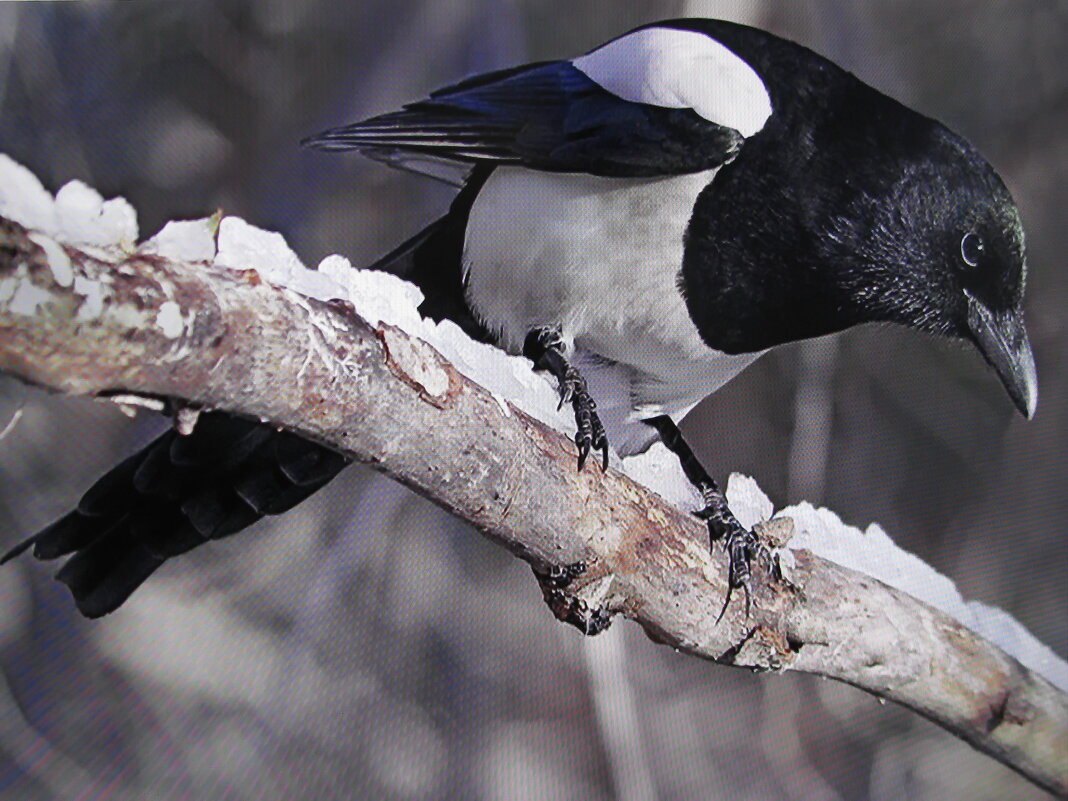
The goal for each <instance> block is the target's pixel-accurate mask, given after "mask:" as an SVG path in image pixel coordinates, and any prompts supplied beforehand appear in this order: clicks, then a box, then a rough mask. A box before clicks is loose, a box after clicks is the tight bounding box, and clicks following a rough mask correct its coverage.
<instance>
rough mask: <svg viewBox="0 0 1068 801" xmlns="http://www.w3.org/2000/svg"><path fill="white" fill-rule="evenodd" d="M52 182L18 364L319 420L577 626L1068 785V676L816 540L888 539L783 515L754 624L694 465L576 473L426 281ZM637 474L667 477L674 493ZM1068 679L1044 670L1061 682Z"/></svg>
mask: <svg viewBox="0 0 1068 801" xmlns="http://www.w3.org/2000/svg"><path fill="white" fill-rule="evenodd" d="M0 166H2V165H0ZM5 169H8V168H7V167H5ZM20 175H21V174H20ZM20 180H26V181H28V179H26V177H25V176H24V175H23V176H22V177H21V178H20ZM32 184H33V182H32V181H30V182H28V183H26V185H25V187H23V188H21V189H19V190H18V193H13V192H12V191H11V189H10V187H11V183H10V182H9V183H8V189H7V190H6V196H5V195H4V192H3V191H0V215H3V216H2V217H0V370H3V371H5V372H7V373H10V374H12V375H15V376H18V377H19V378H21V379H23V380H25V381H27V382H30V383H33V384H36V385H38V386H41V387H45V388H47V389H50V390H53V391H57V392H63V393H68V394H72V395H83V396H88V397H97V398H100V397H107V398H112V399H114V400H116V401H117V402H123V403H136V402H144V403H146V404H147V405H150V406H152V405H160V404H159V402H160V401H161V400H163V399H167V401H168V408H175V407H176V405H177V406H182V407H186V408H193V409H195V408H214V409H224V410H228V411H231V412H234V413H238V414H243V415H247V416H251V417H256V418H261V419H263V420H269V421H271V422H272V423H275V424H277V425H278V426H281V427H285V428H289V429H292V430H295V431H298V432H300V433H302V434H304V435H307V436H309V437H312V438H315V439H317V440H319V441H321V442H324V443H327V444H329V445H332V446H334V447H336V448H337V449H339V450H341V451H344V452H345V453H347V454H350V455H351V456H353V457H354V458H355V459H357V460H359V461H361V462H364V463H367V464H370V465H371V466H373V467H375V468H376V469H378V470H380V471H382V472H384V473H386V474H388V475H390V476H392V477H393V478H395V479H397V480H398V481H400V482H402V483H404V484H405V485H407V486H409V487H411V488H412V489H414V490H415V491H416V492H419V493H421V494H423V495H425V496H426V497H428V498H430V499H432V500H433V501H435V502H436V503H438V504H439V505H441V506H442V507H443V508H445V509H447V510H448V511H450V512H451V513H453V514H455V515H457V516H458V517H461V518H463V519H464V520H466V521H468V522H469V523H471V524H472V525H473V526H475V527H476V528H477V529H478V530H479V531H481V532H482V533H484V534H486V535H487V536H489V537H491V538H492V539H494V540H496V541H497V542H499V543H501V544H502V545H504V546H505V547H507V548H509V549H510V550H511V551H513V552H514V553H516V554H517V555H519V556H520V557H522V558H523V559H525V560H527V561H528V562H529V563H530V564H531V565H532V566H533V567H534V569H535V572H536V573H538V574H539V575H540V577H541V581H542V585H543V589H544V591H545V595H546V599H547V601H549V603H550V606H551V607H552V609H553V611H554V613H556V614H557V615H558V616H559V617H561V618H562V619H567V620H569V621H570V622H572V623H575V624H576V625H579V626H589V625H591V623H597V622H600V621H602V620H604V619H606V618H607V617H610V616H612V615H616V614H623V615H624V616H626V617H629V618H632V619H634V620H635V621H637V622H638V623H639V624H640V625H641V626H643V627H644V629H645V630H646V632H647V633H648V634H649V636H650V637H652V638H653V639H655V640H658V641H660V642H664V643H667V644H669V645H672V646H674V647H675V648H678V649H681V650H685V651H687V652H689V653H692V654H695V655H698V656H701V657H704V658H707V659H711V660H714V661H716V662H719V663H721V664H730V665H735V666H742V667H748V668H752V669H756V670H773V671H779V670H800V671H804V672H809V673H814V674H817V675H822V676H827V677H830V678H834V679H838V680H840V681H844V682H847V683H849V684H852V685H855V686H857V687H860V688H862V689H864V690H866V691H868V692H870V693H873V694H875V695H877V696H879V697H880V698H886V699H889V700H892V701H896V702H898V703H900V704H902V705H904V706H906V707H908V708H910V709H912V710H914V711H916V712H917V713H919V714H921V715H923V716H925V717H927V718H929V719H931V720H933V721H935V722H936V723H938V724H939V725H941V726H943V727H944V728H946V729H948V730H950V731H952V732H954V733H955V734H957V735H958V736H960V737H962V738H963V739H965V740H967V741H968V742H970V743H971V744H973V745H974V746H975V747H976V748H978V749H980V750H982V751H984V752H986V753H988V754H990V755H991V756H993V757H995V758H997V759H999V760H1001V761H1002V762H1004V763H1006V764H1008V765H1010V766H1011V767H1013V768H1014V769H1016V770H1017V771H1019V772H1020V773H1022V774H1023V775H1025V776H1027V777H1028V778H1030V779H1031V780H1032V781H1034V782H1036V783H1037V784H1039V785H1041V786H1043V787H1045V788H1047V789H1048V790H1050V791H1053V792H1057V793H1065V792H1068V764H1066V761H1065V759H1064V748H1065V743H1066V742H1068V695H1066V694H1065V692H1064V690H1063V686H1062V688H1061V689H1058V688H1057V687H1055V686H1054V684H1052V683H1051V682H1050V681H1049V680H1047V678H1045V677H1043V676H1042V675H1040V674H1039V672H1038V671H1036V670H1033V669H1031V668H1030V667H1025V666H1023V665H1022V664H1021V663H1020V662H1019V661H1017V659H1015V658H1013V657H1010V656H1008V655H1007V654H1006V653H1005V652H1004V651H1002V650H1001V649H1000V648H999V647H997V646H995V645H993V644H992V643H991V642H990V641H988V640H987V639H984V638H983V637H981V636H979V635H978V634H977V633H975V632H974V631H973V630H972V629H971V628H968V627H967V626H966V625H964V624H962V623H961V622H960V621H959V620H958V619H955V618H954V617H951V616H950V615H949V614H947V613H945V612H944V611H940V610H939V609H936V608H934V607H932V606H930V605H928V604H927V603H924V602H922V601H920V600H917V598H915V597H912V596H911V595H909V594H907V593H906V592H904V591H902V590H900V589H895V588H893V587H890V586H888V585H887V584H884V583H882V582H881V581H879V580H877V579H876V578H873V577H872V576H871V575H866V574H864V573H861V572H857V571H855V570H852V569H849V568H847V567H844V566H842V565H840V564H836V563H835V562H832V561H829V560H827V559H825V558H821V557H820V556H817V555H816V554H815V553H813V551H812V550H810V548H811V547H815V546H814V545H813V544H814V543H817V542H819V541H820V539H821V538H820V534H821V532H822V533H823V534H824V535H830V538H831V539H832V540H833V538H834V536H836V535H841V536H843V537H850V536H853V537H854V540H852V541H853V542H854V545H855V544H856V543H857V542H860V543H868V544H869V545H871V547H875V545H874V544H873V543H874V542H875V540H877V539H878V536H877V535H878V534H879V532H877V531H876V532H874V533H873V532H869V533H868V534H867V535H859V533H858V532H855V530H849V529H848V527H846V526H843V525H842V524H841V523H839V522H837V520H836V519H835V518H833V516H828V514H827V513H823V512H816V511H813V510H811V508H807V509H806V508H798V509H795V510H793V512H791V511H790V510H787V516H783V514H782V513H780V515H779V516H777V517H776V518H774V519H772V520H770V521H768V522H766V523H764V524H762V525H763V526H764V528H765V530H766V532H767V533H769V534H771V535H775V534H776V533H777V534H778V536H779V537H780V538H785V537H786V536H788V534H789V529H790V523H789V522H787V521H788V520H789V515H791V514H792V515H793V517H794V523H795V526H794V527H795V528H796V529H798V536H797V537H795V538H794V540H793V541H791V542H790V543H789V545H788V547H787V548H784V549H783V552H782V558H783V564H784V571H785V573H786V580H785V581H781V582H779V581H770V580H768V581H764V580H761V581H758V582H757V586H756V588H755V591H754V596H753V607H752V610H751V612H750V613H749V615H748V616H747V615H746V613H745V608H744V604H743V603H742V601H741V599H740V598H737V599H736V600H735V601H734V602H733V603H732V604H731V605H730V607H729V608H728V609H727V611H726V613H725V614H724V615H723V617H722V619H721V620H719V621H718V622H717V615H718V614H719V611H720V607H721V605H722V601H723V598H724V596H725V593H726V591H727V587H726V581H725V579H726V575H727V570H726V563H725V559H724V557H723V555H722V554H721V553H720V552H718V551H717V552H715V553H710V552H709V549H708V546H707V539H706V537H707V535H706V531H705V529H704V527H703V525H702V524H701V523H700V522H699V521H697V520H696V519H694V518H693V517H692V516H691V515H689V514H688V513H687V512H686V511H685V509H686V508H687V506H688V505H689V503H691V499H690V498H689V497H688V496H687V490H685V489H679V487H680V486H682V485H681V484H680V483H675V482H673V481H672V480H664V477H663V475H661V474H663V473H665V472H667V473H669V474H670V475H674V473H673V472H672V471H674V469H675V468H674V466H673V465H672V464H671V460H670V459H669V458H666V457H665V455H664V454H663V453H661V452H660V451H654V452H653V453H652V455H651V456H650V455H647V456H646V457H642V458H640V459H638V460H635V461H628V462H627V463H626V464H620V463H618V462H614V463H613V466H612V467H611V468H610V469H609V470H608V471H607V472H605V473H602V472H601V471H600V470H598V469H590V467H587V469H585V470H583V471H581V472H579V471H576V469H575V452H574V446H573V444H572V443H571V441H570V439H569V438H568V436H567V435H566V434H565V433H562V430H566V428H567V423H568V421H567V420H566V418H564V417H561V416H558V415H557V413H556V410H555V394H554V390H553V388H552V386H551V385H550V384H549V383H547V382H546V381H545V380H543V379H542V378H541V377H540V376H537V375H535V374H533V373H532V372H531V371H530V367H529V363H527V362H525V361H524V360H522V359H518V358H515V357H508V356H506V355H504V354H502V353H500V352H497V351H495V350H494V349H492V348H489V347H487V346H484V345H479V344H477V343H473V342H471V341H470V340H467V339H466V338H465V337H464V336H463V334H462V333H461V332H460V331H459V329H458V328H456V327H455V326H451V325H450V324H448V323H443V324H434V323H432V322H429V321H426V320H422V319H421V318H420V317H419V316H418V313H417V312H416V311H415V305H416V304H417V302H418V293H417V290H415V289H414V288H412V287H409V286H407V285H405V284H403V282H401V281H399V280H398V279H396V278H394V277H392V276H386V275H383V274H375V273H366V272H361V271H356V270H352V269H351V268H349V267H348V265H347V263H345V262H344V260H343V259H339V258H337V257H332V258H333V260H328V261H327V263H325V264H324V265H322V266H321V269H320V271H317V272H316V271H307V270H305V269H304V268H303V267H302V266H301V265H300V264H299V261H297V260H296V258H295V257H294V256H292V254H291V252H290V251H289V250H288V248H286V247H285V246H284V243H282V242H281V241H280V237H278V240H277V241H275V240H274V239H273V237H277V235H271V234H267V233H266V232H262V231H259V230H258V229H254V228H252V227H251V226H247V225H246V224H245V223H243V222H242V221H240V220H237V219H234V218H226V219H223V220H222V221H221V222H220V221H219V220H205V221H197V222H191V223H183V224H178V225H174V224H172V226H170V227H169V228H168V229H165V230H164V232H162V233H161V235H159V236H157V237H155V238H154V239H152V240H150V241H149V242H148V243H145V244H144V245H142V246H140V247H136V246H135V245H134V242H135V241H136V236H137V235H136V228H135V227H134V228H133V229H131V228H130V227H129V224H128V222H124V221H128V217H129V215H128V214H126V210H128V207H123V206H107V204H103V205H101V204H100V203H99V198H98V197H95V196H93V195H84V193H83V194H81V195H78V194H77V193H78V192H83V190H87V191H89V192H91V190H88V188H87V187H80V188H76V190H72V192H73V193H74V196H73V197H70V196H69V197H67V198H66V199H64V198H63V193H62V192H61V193H60V197H59V198H57V201H56V202H55V204H54V205H50V206H48V207H47V208H44V207H40V206H39V205H35V204H34V203H30V202H28V201H27V202H24V201H25V197H26V196H28V195H26V193H30V194H32V193H33V192H36V189H34V188H33V185H32ZM36 186H37V187H39V184H37V185H36ZM42 191H43V190H42ZM16 194H17V195H18V196H17V197H16ZM46 194H47V193H46ZM20 198H21V199H20ZM48 200H49V203H51V198H49V199H48ZM41 202H43V201H41ZM64 203H66V205H64ZM20 204H21V205H20ZM49 215H51V216H49ZM64 218H65V219H64ZM16 220H18V222H16ZM79 226H81V227H82V228H84V229H85V230H84V231H83V232H82V233H80V234H79V233H75V234H71V232H72V231H77V230H80V229H79ZM109 226H110V227H109ZM28 228H34V229H36V230H28ZM72 242H79V243H82V244H78V245H74V244H71V243H72ZM251 268H255V269H251ZM186 422H188V415H187V416H186ZM620 468H622V469H620ZM624 471H625V472H624ZM626 473H630V474H631V476H635V477H638V478H640V479H641V480H643V481H644V482H645V484H647V483H649V482H653V483H657V482H659V483H657V486H658V488H659V489H660V492H661V493H662V494H663V495H664V496H667V498H668V500H665V498H664V497H661V495H658V494H657V493H656V492H654V491H652V490H651V489H650V488H649V487H648V486H646V485H645V484H643V483H639V482H638V481H635V480H634V479H633V478H632V477H628V475H627V474H626ZM658 476H659V477H658ZM730 495H731V501H732V506H734V508H735V510H736V512H737V513H738V514H739V516H740V517H741V518H742V520H743V522H747V523H756V522H757V521H759V520H760V519H761V518H767V517H768V516H769V515H770V509H769V508H767V507H766V499H763V497H762V496H761V495H760V494H759V491H758V490H756V489H755V486H753V485H751V484H747V483H746V482H744V481H735V482H733V484H732V487H731V490H730ZM672 501H673V502H672ZM850 531H853V532H854V534H850ZM857 535H859V536H860V538H861V539H859V540H857V539H856V536H857ZM864 537H867V539H864ZM879 547H882V546H881V545H880V546H879ZM877 553H878V556H877V559H878V560H885V559H887V558H889V557H887V556H886V553H885V551H883V550H880V551H878V552H877ZM577 564H582V565H584V566H585V571H584V572H582V573H581V575H578V576H577V577H576V578H574V579H573V580H572V581H571V582H570V583H569V584H567V585H566V586H559V585H561V584H563V583H564V582H561V581H555V582H554V581H553V580H551V579H550V578H548V574H549V573H550V571H551V570H552V569H557V570H563V569H566V568H567V567H568V566H573V565H577ZM884 578H885V576H884ZM957 601H959V597H958V598H957ZM131 603H137V599H136V597H135V598H134V599H133V600H132V601H131ZM943 606H944V605H943ZM958 617H960V615H958ZM1028 653H1030V655H1031V657H1032V660H1031V661H1032V663H1033V664H1038V663H1042V661H1043V660H1044V659H1046V657H1045V655H1044V654H1043V653H1042V652H1041V651H1038V652H1037V653H1038V656H1037V657H1036V656H1035V653H1036V651H1035V650H1034V649H1031V650H1030V651H1029V652H1028ZM1021 658H1023V656H1022V654H1021ZM1040 666H1041V665H1040ZM1061 669H1062V667H1061V666H1059V665H1057V664H1055V663H1053V662H1050V669H1049V670H1044V671H1043V672H1045V673H1046V674H1047V675H1048V676H1052V677H1053V679H1054V680H1055V681H1057V683H1058V684H1062V685H1063V683H1064V679H1063V677H1060V678H1058V675H1059V674H1057V673H1056V671H1058V670H1061Z"/></svg>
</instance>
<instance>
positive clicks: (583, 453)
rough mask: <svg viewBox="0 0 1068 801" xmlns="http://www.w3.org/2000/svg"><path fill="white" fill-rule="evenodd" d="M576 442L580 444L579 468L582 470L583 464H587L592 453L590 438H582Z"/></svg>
mask: <svg viewBox="0 0 1068 801" xmlns="http://www.w3.org/2000/svg"><path fill="white" fill-rule="evenodd" d="M575 444H576V445H578V452H579V460H578V464H579V466H578V469H579V470H582V467H583V465H585V464H586V457H587V456H589V455H590V443H589V440H587V439H582V440H580V441H578V442H576V443H575Z"/></svg>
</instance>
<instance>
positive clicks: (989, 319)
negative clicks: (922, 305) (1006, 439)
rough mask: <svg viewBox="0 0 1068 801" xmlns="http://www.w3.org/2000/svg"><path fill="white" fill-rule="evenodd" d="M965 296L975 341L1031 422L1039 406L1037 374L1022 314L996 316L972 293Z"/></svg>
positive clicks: (1017, 406)
mask: <svg viewBox="0 0 1068 801" xmlns="http://www.w3.org/2000/svg"><path fill="white" fill-rule="evenodd" d="M966 294H967V295H968V328H970V329H971V333H972V340H973V341H974V342H975V345H976V347H978V348H979V352H980V353H982V354H983V358H985V359H986V360H987V362H989V364H990V366H991V367H993V368H994V370H995V371H996V372H997V374H998V378H1000V379H1001V383H1002V384H1004V385H1005V390H1006V391H1007V392H1008V393H1009V397H1010V398H1012V402H1013V403H1015V404H1016V408H1017V409H1019V410H1020V414H1022V415H1023V416H1024V417H1026V418H1027V419H1028V420H1030V419H1031V418H1032V417H1034V414H1035V406H1036V405H1037V403H1038V375H1037V374H1036V373H1035V357H1034V356H1033V355H1032V353H1031V343H1030V342H1028V341H1027V329H1025V328H1024V323H1023V314H1022V313H1020V312H1019V311H1014V312H1003V313H1000V314H995V313H994V312H992V311H991V310H990V309H988V308H987V307H986V306H985V305H984V304H982V303H980V302H979V301H978V300H976V299H975V298H974V297H973V296H972V295H971V293H966Z"/></svg>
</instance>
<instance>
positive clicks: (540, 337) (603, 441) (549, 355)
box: [523, 327, 608, 470]
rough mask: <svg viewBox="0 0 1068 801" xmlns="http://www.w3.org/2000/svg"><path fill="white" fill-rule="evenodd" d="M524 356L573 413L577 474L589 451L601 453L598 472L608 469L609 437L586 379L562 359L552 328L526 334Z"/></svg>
mask: <svg viewBox="0 0 1068 801" xmlns="http://www.w3.org/2000/svg"><path fill="white" fill-rule="evenodd" d="M523 355H524V356H526V357H527V358H528V359H530V360H531V361H532V362H534V366H535V367H537V368H538V369H539V370H548V371H549V372H550V373H552V374H553V376H555V377H556V380H557V382H558V383H559V385H560V405H561V406H563V405H564V404H565V403H567V402H568V401H570V402H571V408H573V409H574V410H575V424H576V425H577V426H578V431H576V432H575V445H577V446H578V452H579V458H578V466H579V470H581V469H582V466H583V465H584V464H586V457H587V456H589V455H590V450H591V449H592V450H594V451H600V452H601V468H602V469H603V470H607V469H608V437H606V436H605V433H604V426H603V425H602V424H601V419H600V418H599V417H598V416H597V411H596V409H597V404H596V402H594V400H593V398H591V397H590V393H589V390H588V389H587V387H586V379H585V378H583V377H582V375H581V373H579V371H578V370H576V369H575V368H574V367H573V366H572V365H571V363H570V362H569V361H568V360H567V357H566V356H564V341H563V339H562V338H561V336H560V332H559V331H558V330H557V329H555V328H549V327H541V328H535V329H533V330H532V331H531V332H530V333H529V334H527V338H526V341H525V342H524V343H523Z"/></svg>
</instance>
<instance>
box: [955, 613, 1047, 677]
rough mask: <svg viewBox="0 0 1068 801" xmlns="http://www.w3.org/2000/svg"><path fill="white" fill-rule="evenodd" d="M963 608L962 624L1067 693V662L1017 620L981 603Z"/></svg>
mask: <svg viewBox="0 0 1068 801" xmlns="http://www.w3.org/2000/svg"><path fill="white" fill-rule="evenodd" d="M966 606H967V609H968V612H969V618H968V620H962V621H961V622H962V623H964V625H966V626H967V627H968V628H970V629H971V630H972V631H974V632H975V633H976V634H980V635H982V636H983V637H985V638H986V639H988V640H990V642H992V643H994V644H995V645H997V646H998V647H1000V648H1001V649H1002V650H1003V651H1005V653H1007V654H1011V655H1013V656H1015V657H1016V658H1017V659H1018V660H1020V662H1021V663H1022V664H1024V665H1026V666H1027V667H1029V668H1031V669H1032V670H1034V671H1035V672H1036V673H1039V674H1041V675H1043V676H1045V677H1046V678H1047V679H1049V681H1050V682H1051V683H1053V684H1054V685H1055V686H1056V687H1059V688H1060V689H1062V690H1064V691H1065V692H1068V662H1065V661H1064V660H1063V659H1061V658H1060V657H1059V656H1057V654H1055V653H1054V652H1053V650H1052V649H1051V648H1049V647H1048V646H1047V645H1045V644H1044V643H1042V642H1039V640H1037V639H1036V638H1035V636H1034V635H1033V634H1031V632H1029V631H1028V630H1027V629H1025V628H1024V627H1023V626H1022V625H1020V623H1019V622H1018V621H1017V620H1016V618H1014V617H1013V616H1012V615H1010V614H1009V613H1008V612H1006V611H1005V610H1004V609H998V608H997V607H996V606H987V605H986V604H984V603H982V602H981V601H968V602H967V604H966Z"/></svg>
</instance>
